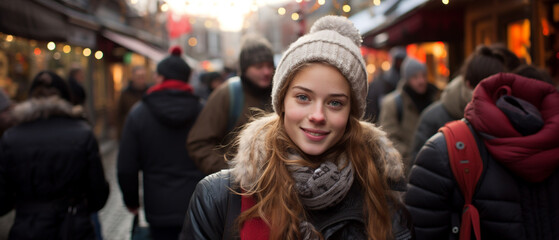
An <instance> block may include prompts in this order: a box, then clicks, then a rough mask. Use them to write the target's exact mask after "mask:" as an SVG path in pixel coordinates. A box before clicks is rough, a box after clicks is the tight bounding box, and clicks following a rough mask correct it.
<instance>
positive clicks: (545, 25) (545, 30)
mask: <svg viewBox="0 0 559 240" xmlns="http://www.w3.org/2000/svg"><path fill="white" fill-rule="evenodd" d="M541 21H542V34H543V35H544V36H549V22H548V21H547V19H545V18H543V17H542V20H541Z"/></svg>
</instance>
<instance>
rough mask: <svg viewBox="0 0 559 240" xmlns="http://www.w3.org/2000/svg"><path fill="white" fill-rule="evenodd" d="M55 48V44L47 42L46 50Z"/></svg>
mask: <svg viewBox="0 0 559 240" xmlns="http://www.w3.org/2000/svg"><path fill="white" fill-rule="evenodd" d="M55 48H56V44H55V43H54V42H49V43H47V49H48V50H51V51H52V50H54V49H55Z"/></svg>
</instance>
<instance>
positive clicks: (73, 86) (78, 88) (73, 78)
mask: <svg viewBox="0 0 559 240" xmlns="http://www.w3.org/2000/svg"><path fill="white" fill-rule="evenodd" d="M84 82H85V75H84V72H83V69H82V68H81V67H73V68H72V69H70V72H69V73H68V85H69V86H70V91H72V95H73V101H72V104H74V105H82V106H84V104H85V99H86V94H85V90H84V88H83V84H84ZM84 107H85V106H84Z"/></svg>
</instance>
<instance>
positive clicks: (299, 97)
mask: <svg viewBox="0 0 559 240" xmlns="http://www.w3.org/2000/svg"><path fill="white" fill-rule="evenodd" d="M296 98H297V100H301V101H308V100H309V97H307V96H305V95H297V96H296Z"/></svg>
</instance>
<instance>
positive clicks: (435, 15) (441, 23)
mask: <svg viewBox="0 0 559 240" xmlns="http://www.w3.org/2000/svg"><path fill="white" fill-rule="evenodd" d="M430 2H432V1H429V0H386V1H382V2H381V3H380V4H379V5H378V6H371V7H369V8H366V9H364V10H362V11H360V12H358V13H356V14H354V15H353V16H351V17H350V19H351V20H352V21H353V22H354V23H355V24H356V27H357V28H358V29H359V31H360V32H361V34H362V35H363V46H364V48H366V49H375V50H376V51H371V50H368V51H364V52H373V53H376V54H375V55H376V56H377V57H371V56H368V57H367V56H366V60H367V61H368V71H369V73H370V74H372V76H371V77H370V80H371V79H372V78H374V75H376V74H378V73H379V71H385V70H388V69H389V68H390V56H388V51H389V50H390V48H392V47H395V46H403V47H404V48H405V49H406V51H407V53H408V55H409V56H412V57H414V58H416V59H418V60H419V61H421V62H423V63H425V64H426V65H427V67H428V69H429V71H428V72H429V75H428V79H429V81H430V82H431V83H433V84H435V85H437V86H438V87H439V88H442V87H444V86H446V83H447V82H448V79H449V77H451V74H453V73H455V72H457V70H458V68H459V66H460V64H461V61H462V59H463V55H462V52H463V51H462V49H463V41H462V40H463V33H462V32H463V17H462V16H463V12H462V11H461V10H460V9H457V8H448V9H446V10H445V11H439V10H437V9H436V8H433V7H431V6H430V4H431V3H430ZM439 3H440V2H439ZM450 53H453V54H450ZM378 59H381V61H378ZM371 60H372V61H371Z"/></svg>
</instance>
